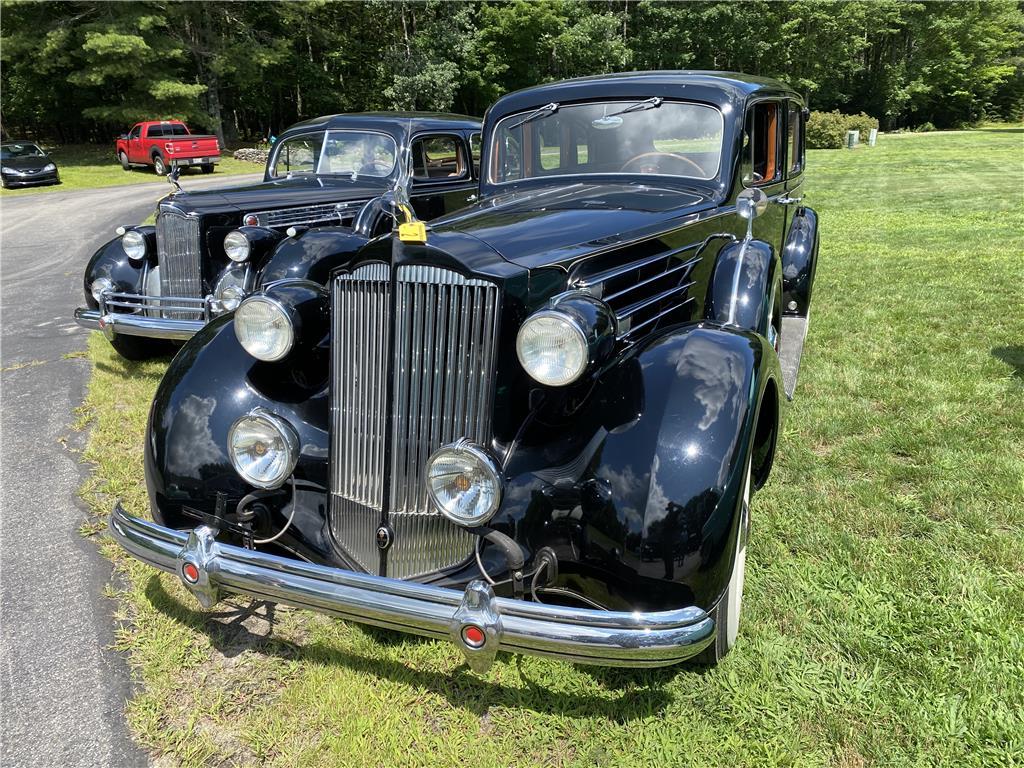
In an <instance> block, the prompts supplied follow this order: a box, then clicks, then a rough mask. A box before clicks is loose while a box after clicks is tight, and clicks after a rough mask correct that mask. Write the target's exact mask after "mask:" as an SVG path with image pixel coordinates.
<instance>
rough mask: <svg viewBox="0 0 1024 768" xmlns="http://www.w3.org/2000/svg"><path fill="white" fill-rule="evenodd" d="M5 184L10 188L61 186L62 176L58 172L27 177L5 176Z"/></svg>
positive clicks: (26, 175)
mask: <svg viewBox="0 0 1024 768" xmlns="http://www.w3.org/2000/svg"><path fill="white" fill-rule="evenodd" d="M3 180H4V184H5V185H6V186H8V187H11V188H14V187H34V186H36V185H37V184H60V174H58V173H57V171H47V172H46V173H33V174H25V175H13V174H6V173H5V174H3Z"/></svg>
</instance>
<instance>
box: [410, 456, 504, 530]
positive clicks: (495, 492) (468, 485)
mask: <svg viewBox="0 0 1024 768" xmlns="http://www.w3.org/2000/svg"><path fill="white" fill-rule="evenodd" d="M426 470H427V472H426V474H427V495H429V496H430V500H431V502H433V504H434V506H435V507H437V509H438V510H440V512H441V514H443V515H444V516H445V517H447V518H448V519H449V520H451V521H452V522H454V523H457V524H458V525H465V526H476V525H483V524H484V523H486V522H487V521H488V520H490V519H491V518H492V517H494V513H495V512H497V511H498V507H499V506H500V504H501V493H502V482H501V471H500V470H499V468H498V465H497V463H496V462H495V461H494V459H492V458H491V457H490V456H489V455H488V454H487V453H486V452H485V451H484V450H483V449H482V448H479V447H477V446H475V445H473V444H471V443H469V442H467V441H465V440H460V441H459V442H457V443H453V444H452V445H445V446H442V447H441V448H438V449H437V451H435V452H434V454H433V455H432V456H431V457H430V458H429V459H427V467H426Z"/></svg>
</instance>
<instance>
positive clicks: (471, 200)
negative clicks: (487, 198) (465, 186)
mask: <svg viewBox="0 0 1024 768" xmlns="http://www.w3.org/2000/svg"><path fill="white" fill-rule="evenodd" d="M475 201H476V195H470V196H469V197H467V198H466V202H467V203H472V202H475Z"/></svg>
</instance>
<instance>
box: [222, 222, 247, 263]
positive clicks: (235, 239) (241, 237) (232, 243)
mask: <svg viewBox="0 0 1024 768" xmlns="http://www.w3.org/2000/svg"><path fill="white" fill-rule="evenodd" d="M251 250H252V245H251V243H250V242H249V238H248V237H246V236H245V234H244V233H243V232H239V231H238V230H237V229H236V230H234V231H233V232H228V233H227V235H225V236H224V253H225V254H227V257H228V258H229V259H231V260H232V261H237V262H243V261H245V260H246V259H248V258H249V252H250V251H251Z"/></svg>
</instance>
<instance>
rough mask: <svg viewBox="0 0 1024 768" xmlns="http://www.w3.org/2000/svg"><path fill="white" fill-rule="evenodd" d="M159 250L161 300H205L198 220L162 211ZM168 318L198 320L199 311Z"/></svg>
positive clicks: (166, 312)
mask: <svg viewBox="0 0 1024 768" xmlns="http://www.w3.org/2000/svg"><path fill="white" fill-rule="evenodd" d="M156 250H157V259H158V260H159V265H160V270H159V272H160V294H161V295H162V296H172V297H186V298H193V299H198V298H202V296H203V276H202V266H201V253H200V247H199V219H197V218H196V217H194V216H183V215H182V214H180V213H176V212H174V211H170V210H162V211H160V213H159V214H158V215H157V218H156ZM163 316H164V317H165V318H171V319H177V320H197V319H201V318H202V317H203V311H202V310H201V309H198V310H181V309H176V310H170V309H168V310H164V311H163Z"/></svg>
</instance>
